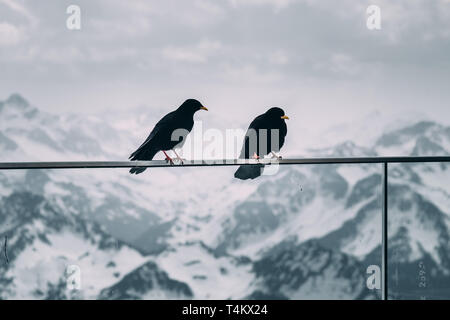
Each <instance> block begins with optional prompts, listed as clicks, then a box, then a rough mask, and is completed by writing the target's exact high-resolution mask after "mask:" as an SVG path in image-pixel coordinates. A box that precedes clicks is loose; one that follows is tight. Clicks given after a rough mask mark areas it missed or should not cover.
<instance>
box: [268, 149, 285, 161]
mask: <svg viewBox="0 0 450 320" xmlns="http://www.w3.org/2000/svg"><path fill="white" fill-rule="evenodd" d="M271 152H272V158H277V159H278V160H281V159H283V157H282V156H280V155H277V154H276V153H275V152H273V151H271Z"/></svg>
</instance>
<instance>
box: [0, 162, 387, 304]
mask: <svg viewBox="0 0 450 320" xmlns="http://www.w3.org/2000/svg"><path fill="white" fill-rule="evenodd" d="M235 170H236V167H201V168H197V167H196V168H151V169H147V170H146V172H145V173H142V174H140V175H138V176H135V175H130V174H129V173H128V169H123V168H119V169H72V170H70V169H58V170H3V171H0V203H1V205H0V226H1V227H0V239H1V240H0V241H1V244H2V245H1V247H2V252H1V255H0V261H1V263H0V297H1V298H3V299H17V298H27V299H46V298H50V299H158V298H168V299H228V298H231V299H378V298H380V285H381V284H380V269H379V268H380V264H381V251H380V241H381V235H380V230H381V196H380V191H381V185H380V180H381V176H380V166H379V165H377V164H370V165H369V164H363V165H359V164H352V165H285V166H280V168H279V171H278V172H276V173H275V174H273V175H263V176H261V177H259V178H257V179H255V180H247V181H240V180H237V179H235V178H234V177H233V173H234V171H235Z"/></svg>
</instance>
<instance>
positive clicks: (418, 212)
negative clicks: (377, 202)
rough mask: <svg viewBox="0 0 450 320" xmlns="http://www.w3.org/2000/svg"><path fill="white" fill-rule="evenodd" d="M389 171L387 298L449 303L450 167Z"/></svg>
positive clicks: (418, 166) (402, 166)
mask: <svg viewBox="0 0 450 320" xmlns="http://www.w3.org/2000/svg"><path fill="white" fill-rule="evenodd" d="M389 171H390V173H389V202H388V203H389V259H390V260H389V290H390V295H389V297H390V298H391V299H450V216H449V214H450V211H449V208H450V184H449V181H450V170H449V166H448V164H445V163H433V164H424V163H419V164H395V165H390V170H389Z"/></svg>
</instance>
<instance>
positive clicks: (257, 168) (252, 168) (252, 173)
mask: <svg viewBox="0 0 450 320" xmlns="http://www.w3.org/2000/svg"><path fill="white" fill-rule="evenodd" d="M263 168H264V165H263V164H252V165H243V166H240V167H239V168H238V169H237V170H236V172H235V173H234V177H235V178H237V179H241V180H247V179H255V178H258V177H259V176H260V175H261V173H262V171H263Z"/></svg>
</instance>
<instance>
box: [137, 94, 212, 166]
mask: <svg viewBox="0 0 450 320" xmlns="http://www.w3.org/2000/svg"><path fill="white" fill-rule="evenodd" d="M200 109H206V108H205V107H203V105H202V104H201V103H200V102H199V101H197V100H195V99H188V100H186V101H185V102H184V103H183V104H182V105H181V106H180V107H179V108H178V109H177V110H175V111H172V112H170V113H168V114H167V115H165V116H164V117H163V118H162V119H161V120H159V121H158V123H157V124H156V125H155V127H154V128H153V130H152V131H151V132H150V134H149V136H148V137H147V139H146V140H145V141H144V143H143V144H142V145H141V146H140V147H139V148H138V149H137V150H136V151H135V152H133V153H132V154H131V155H130V157H129V159H130V160H131V161H135V160H147V161H149V160H152V159H153V157H154V156H155V155H156V154H157V153H158V152H159V151H166V150H172V149H174V148H176V147H181V146H182V145H183V144H184V142H185V140H186V136H187V135H188V134H189V132H190V131H191V130H192V127H193V126H194V113H195V112H197V111H198V110H200ZM144 171H145V168H131V170H130V173H132V174H133V173H134V174H139V173H142V172H144Z"/></svg>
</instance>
